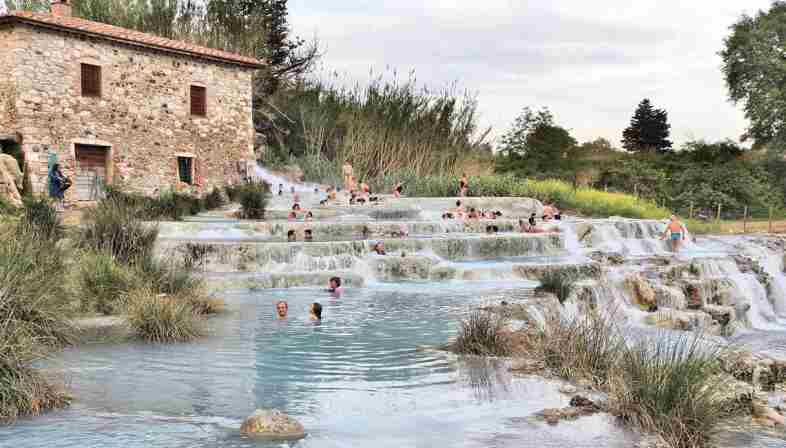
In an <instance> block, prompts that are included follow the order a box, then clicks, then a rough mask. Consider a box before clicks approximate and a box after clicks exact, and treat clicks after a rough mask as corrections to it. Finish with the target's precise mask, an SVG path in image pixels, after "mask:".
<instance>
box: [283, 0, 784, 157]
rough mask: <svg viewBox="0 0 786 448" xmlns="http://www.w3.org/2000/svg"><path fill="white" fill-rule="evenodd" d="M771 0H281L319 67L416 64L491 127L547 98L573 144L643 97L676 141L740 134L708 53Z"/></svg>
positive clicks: (357, 69)
mask: <svg viewBox="0 0 786 448" xmlns="http://www.w3.org/2000/svg"><path fill="white" fill-rule="evenodd" d="M770 4H771V0H690V1H685V0H653V1H648V2H643V1H636V0H596V1H588V0H550V1H549V0H545V1H544V0H290V1H289V7H290V20H291V23H292V26H293V28H294V32H295V33H296V34H298V35H300V36H303V37H311V36H313V35H315V34H316V35H317V37H318V38H319V39H320V40H321V42H322V45H323V47H324V49H325V58H324V65H325V66H326V67H327V68H328V69H330V70H336V71H338V72H340V73H343V74H344V75H345V76H346V77H347V78H352V79H356V80H364V79H367V78H368V72H369V69H370V68H372V67H373V68H374V69H375V70H376V71H377V72H380V71H384V70H385V68H386V67H388V66H389V67H393V68H396V69H398V71H399V72H407V71H409V70H413V69H414V70H415V72H416V73H417V76H418V79H419V80H421V81H423V82H425V83H428V84H429V85H432V86H444V85H446V83H449V82H451V81H458V82H459V83H460V85H461V86H462V87H465V88H468V89H470V90H472V91H476V92H477V93H478V94H479V100H480V110H481V112H482V116H483V120H484V124H486V125H491V126H493V127H494V129H495V131H496V134H497V135H500V134H502V133H504V131H505V130H506V129H507V128H508V127H509V125H510V123H511V122H512V121H513V119H514V118H515V116H516V115H517V114H518V112H519V111H520V110H521V108H522V107H524V106H533V107H540V106H548V107H549V108H550V109H551V110H552V112H554V114H555V115H556V117H557V120H558V121H559V123H560V124H562V125H563V126H565V127H567V128H569V129H571V130H572V132H573V135H574V136H575V137H576V138H577V139H578V140H579V141H586V140H591V139H594V138H596V137H605V138H607V139H609V140H611V141H612V143H614V144H615V145H618V144H619V140H620V138H621V134H622V130H623V129H624V128H625V127H626V126H627V124H628V122H629V120H630V117H631V115H632V113H633V110H634V108H635V106H636V105H637V104H638V102H639V101H640V100H641V99H642V98H644V97H649V98H650V99H652V101H653V102H654V104H655V105H656V106H657V107H663V108H666V109H667V110H668V112H669V119H670V122H671V124H672V138H673V139H674V140H675V141H676V142H684V141H687V140H692V139H709V140H718V139H724V138H733V139H737V138H738V137H739V136H740V135H741V134H742V132H743V131H744V129H745V127H746V121H745V119H744V117H743V115H742V113H741V112H740V111H739V109H738V108H736V107H734V106H733V105H731V104H730V103H729V102H728V101H727V99H726V98H727V97H726V89H725V87H724V83H723V77H722V74H721V71H720V66H721V60H720V58H719V57H718V56H717V53H718V51H719V50H720V49H721V47H722V45H723V38H724V37H725V36H726V35H727V34H728V27H729V26H730V25H731V24H732V23H734V22H735V21H736V20H737V18H738V17H739V16H740V15H741V14H742V13H743V12H747V13H749V14H753V13H755V12H756V11H757V10H758V9H762V8H764V9H766V8H768V7H769V6H770Z"/></svg>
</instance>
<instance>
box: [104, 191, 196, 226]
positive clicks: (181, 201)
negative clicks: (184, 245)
mask: <svg viewBox="0 0 786 448" xmlns="http://www.w3.org/2000/svg"><path fill="white" fill-rule="evenodd" d="M106 200H110V201H113V202H116V203H119V204H122V205H123V206H125V207H127V208H129V209H132V210H135V212H136V215H137V216H138V217H139V218H140V219H144V220H151V221H152V220H160V219H171V220H174V221H179V220H181V219H183V216H187V215H196V214H197V213H200V212H202V211H203V210H205V201H204V200H202V199H200V198H197V197H195V196H192V195H190V194H184V193H177V192H175V191H167V192H164V193H161V194H160V195H159V196H158V197H148V196H144V195H141V194H137V193H129V192H127V191H125V190H123V189H122V188H120V187H117V186H114V187H107V197H106Z"/></svg>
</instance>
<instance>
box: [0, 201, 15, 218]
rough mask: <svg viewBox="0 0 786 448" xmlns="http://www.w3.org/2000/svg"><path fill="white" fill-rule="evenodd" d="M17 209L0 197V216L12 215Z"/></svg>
mask: <svg viewBox="0 0 786 448" xmlns="http://www.w3.org/2000/svg"><path fill="white" fill-rule="evenodd" d="M17 211H18V210H17V208H16V207H14V206H12V205H11V204H10V203H9V202H7V201H6V200H5V198H3V197H2V196H0V215H13V214H16V213H17Z"/></svg>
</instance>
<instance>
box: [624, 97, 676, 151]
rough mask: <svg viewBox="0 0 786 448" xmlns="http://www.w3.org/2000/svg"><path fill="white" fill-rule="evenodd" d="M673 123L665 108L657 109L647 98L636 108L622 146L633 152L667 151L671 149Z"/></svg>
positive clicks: (625, 132)
mask: <svg viewBox="0 0 786 448" xmlns="http://www.w3.org/2000/svg"><path fill="white" fill-rule="evenodd" d="M670 129H671V125H670V124H669V116H668V113H666V111H665V110H664V109H655V108H654V107H653V105H652V103H651V102H650V100H649V99H647V98H645V99H643V100H642V101H641V102H640V103H639V106H638V107H637V108H636V112H635V113H634V114H633V118H632V119H631V121H630V126H629V127H628V128H627V129H625V131H624V132H623V133H622V147H623V148H625V149H627V150H628V151H631V152H666V151H669V150H671V141H670V140H669V134H670Z"/></svg>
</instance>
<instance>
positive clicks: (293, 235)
mask: <svg viewBox="0 0 786 448" xmlns="http://www.w3.org/2000/svg"><path fill="white" fill-rule="evenodd" d="M295 241H297V234H296V233H295V231H294V230H290V231H289V232H287V242H289V243H294V242H295Z"/></svg>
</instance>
